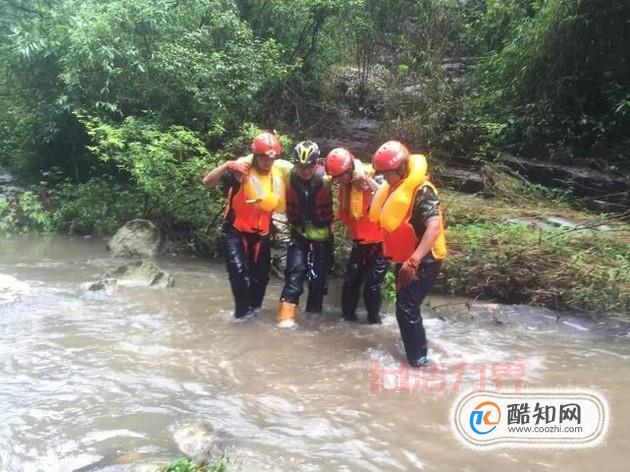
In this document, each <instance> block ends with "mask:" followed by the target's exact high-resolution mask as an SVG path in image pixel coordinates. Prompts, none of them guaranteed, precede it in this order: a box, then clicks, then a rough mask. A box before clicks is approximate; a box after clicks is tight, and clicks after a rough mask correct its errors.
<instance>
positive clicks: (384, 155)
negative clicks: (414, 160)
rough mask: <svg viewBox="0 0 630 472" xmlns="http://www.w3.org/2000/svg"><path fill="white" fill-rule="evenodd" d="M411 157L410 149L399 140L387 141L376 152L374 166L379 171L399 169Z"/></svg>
mask: <svg viewBox="0 0 630 472" xmlns="http://www.w3.org/2000/svg"><path fill="white" fill-rule="evenodd" d="M408 159H409V149H407V147H406V146H405V145H404V144H403V143H401V142H399V141H387V142H386V143H385V144H383V145H382V146H381V147H380V148H378V150H377V151H376V152H375V153H374V156H373V157H372V166H373V167H374V170H376V171H377V172H385V171H387V170H395V169H398V168H399V167H400V166H401V165H402V164H403V163H405V162H407V160H408Z"/></svg>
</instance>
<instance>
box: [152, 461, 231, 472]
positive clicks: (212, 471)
mask: <svg viewBox="0 0 630 472" xmlns="http://www.w3.org/2000/svg"><path fill="white" fill-rule="evenodd" d="M228 470H229V468H228V465H227V462H226V461H224V460H220V461H218V462H215V463H214V464H212V465H200V464H196V463H195V462H193V461H191V460H190V459H177V460H175V461H173V462H171V463H170V464H168V465H167V466H164V467H163V468H162V469H160V472H228Z"/></svg>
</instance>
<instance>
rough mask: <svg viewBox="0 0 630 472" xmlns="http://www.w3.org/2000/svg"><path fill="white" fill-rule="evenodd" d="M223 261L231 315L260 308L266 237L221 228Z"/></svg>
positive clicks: (267, 267)
mask: <svg viewBox="0 0 630 472" xmlns="http://www.w3.org/2000/svg"><path fill="white" fill-rule="evenodd" d="M223 239H224V243H225V261H226V263H227V271H228V274H229V278H230V287H231V288H232V296H233V297H234V304H235V308H234V316H235V317H236V318H242V317H244V316H245V315H247V314H248V313H251V312H252V311H253V310H254V309H256V308H258V307H260V306H261V305H262V301H263V298H264V297H265V290H266V289H267V283H268V282H269V270H270V268H271V241H270V239H269V237H268V236H260V235H259V234H256V233H242V232H240V231H237V230H236V229H234V228H231V227H227V228H224V229H223Z"/></svg>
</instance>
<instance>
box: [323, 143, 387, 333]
mask: <svg viewBox="0 0 630 472" xmlns="http://www.w3.org/2000/svg"><path fill="white" fill-rule="evenodd" d="M325 165H326V173H327V174H328V175H329V176H331V177H332V178H333V179H334V180H336V181H338V182H339V194H338V204H339V205H338V206H339V219H340V220H341V221H342V222H343V224H344V225H345V226H346V228H347V229H348V234H349V236H350V238H351V239H352V241H353V243H352V250H351V251H350V257H349V258H348V265H347V267H346V273H345V276H344V281H343V289H342V295H341V311H342V317H343V319H345V320H346V321H357V315H356V310H357V305H358V303H359V295H360V290H361V284H362V283H363V280H364V279H365V285H364V286H363V302H364V305H365V309H366V311H367V315H368V322H369V323H380V322H381V317H380V309H381V305H382V296H381V285H382V283H383V279H384V278H385V273H386V272H387V266H388V264H387V259H385V256H384V255H383V244H382V241H383V231H382V230H381V228H380V226H379V225H378V223H373V222H371V221H370V219H369V217H368V209H369V206H370V202H371V201H372V196H373V193H374V191H375V190H376V189H378V184H377V183H376V182H375V181H374V180H373V179H372V178H371V175H373V174H374V172H373V170H372V166H370V165H366V164H363V163H362V162H361V161H360V160H358V159H356V158H355V157H354V155H353V154H352V153H351V152H350V151H348V150H347V149H344V148H335V149H333V150H332V151H330V152H329V153H328V155H327V156H326V161H325Z"/></svg>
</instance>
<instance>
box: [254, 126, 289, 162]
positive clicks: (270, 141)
mask: <svg viewBox="0 0 630 472" xmlns="http://www.w3.org/2000/svg"><path fill="white" fill-rule="evenodd" d="M281 152H282V147H281V146H280V141H279V140H278V138H277V137H276V135H275V134H273V133H267V132H265V133H260V134H259V135H258V136H256V137H255V138H254V139H253V141H252V154H266V155H267V156H269V157H276V156H278V155H280V153H281Z"/></svg>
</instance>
